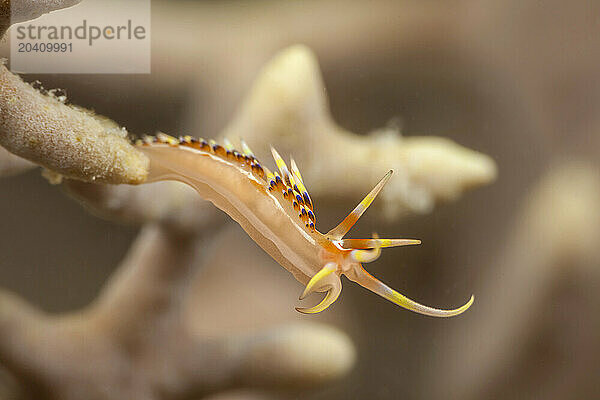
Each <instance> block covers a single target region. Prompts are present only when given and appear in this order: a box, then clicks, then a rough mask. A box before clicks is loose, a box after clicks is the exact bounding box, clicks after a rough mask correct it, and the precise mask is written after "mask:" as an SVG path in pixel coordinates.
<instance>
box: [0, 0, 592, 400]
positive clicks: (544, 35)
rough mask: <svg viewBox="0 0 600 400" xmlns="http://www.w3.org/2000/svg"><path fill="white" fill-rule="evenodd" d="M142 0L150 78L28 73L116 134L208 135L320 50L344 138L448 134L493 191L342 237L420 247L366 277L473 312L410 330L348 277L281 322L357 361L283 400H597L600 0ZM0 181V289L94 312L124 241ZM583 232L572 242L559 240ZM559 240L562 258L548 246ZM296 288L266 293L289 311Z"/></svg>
mask: <svg viewBox="0 0 600 400" xmlns="http://www.w3.org/2000/svg"><path fill="white" fill-rule="evenodd" d="M152 6H153V21H152V25H153V26H152V29H153V30H152V35H153V49H152V57H153V66H152V68H153V72H152V74H151V75H134V76H118V75H116V76H109V75H53V76H48V75H40V76H26V77H25V79H26V80H28V81H31V80H35V79H39V80H41V81H42V82H43V83H44V86H45V87H47V88H51V87H59V88H65V89H66V90H67V93H68V97H69V100H70V101H71V102H72V103H74V104H78V105H81V106H84V107H87V108H90V109H93V110H95V111H97V112H98V113H100V114H104V115H107V116H109V117H111V118H113V119H114V120H116V121H118V122H119V123H121V124H123V125H125V126H127V127H128V129H129V130H130V131H131V132H135V133H152V132H154V131H156V130H162V131H165V132H171V133H174V134H178V133H179V132H182V131H185V133H190V134H194V135H199V136H205V137H211V136H214V135H215V134H216V132H219V131H220V130H221V129H222V128H223V127H224V126H225V125H226V123H227V121H228V120H229V119H230V118H231V117H232V115H233V114H234V112H235V110H236V107H238V106H239V104H240V102H241V101H242V99H243V97H244V95H245V93H246V92H247V90H248V89H249V87H250V85H251V83H252V80H253V79H254V77H255V76H256V75H257V74H258V71H259V69H260V67H261V66H262V65H263V64H264V63H265V62H267V61H268V60H269V59H270V58H271V57H272V56H273V55H274V54H275V53H276V52H277V51H279V50H281V49H283V48H285V47H286V46H288V45H291V44H295V43H303V44H305V45H307V46H308V47H310V48H311V49H313V50H314V52H315V53H316V55H317V58H318V60H319V63H320V66H321V69H322V73H323V78H324V82H325V85H326V90H327V94H328V96H329V100H330V105H331V112H332V115H333V116H334V118H335V119H336V121H337V122H338V123H339V124H340V125H341V126H343V127H344V128H347V129H349V130H351V131H353V132H359V133H365V134H366V133H367V132H368V131H370V130H372V129H376V128H378V127H381V126H383V125H386V123H388V121H393V122H394V123H396V124H399V125H400V126H401V130H402V132H403V134H406V135H409V136H410V135H417V134H418V135H435V136H444V137H448V138H450V139H452V140H454V141H456V142H458V143H460V144H462V145H464V146H466V147H469V148H472V149H475V150H478V151H480V152H482V153H485V154H488V155H490V156H491V157H492V158H493V159H494V160H495V161H496V162H497V165H498V171H499V177H498V180H497V181H496V182H495V183H494V184H493V185H491V186H489V187H486V188H482V189H478V190H475V191H473V192H470V193H467V194H466V195H465V196H463V197H462V198H461V199H460V200H459V201H457V202H451V203H445V204H440V205H438V206H436V208H435V210H434V211H433V212H432V213H430V214H427V215H411V216H408V217H405V218H403V219H402V220H400V221H397V222H386V221H383V220H382V219H381V218H379V217H378V216H377V215H376V214H377V212H376V211H372V212H371V213H370V214H367V215H366V217H365V218H363V220H361V223H360V224H359V225H358V226H357V227H356V228H355V231H353V236H354V237H363V236H365V235H370V233H371V232H372V231H374V230H377V231H378V232H379V233H380V234H381V235H382V236H384V237H386V236H392V237H403V236H404V237H418V238H421V239H423V245H422V246H420V247H417V248H408V249H396V250H389V251H387V252H384V253H383V255H382V257H381V259H380V260H379V261H378V262H377V263H374V264H372V265H369V269H370V270H371V271H372V272H373V273H374V274H377V275H378V276H379V277H381V278H382V279H383V280H384V281H386V282H388V283H390V285H391V286H393V287H395V288H396V289H398V290H399V291H400V292H402V293H407V294H410V295H411V297H413V298H417V299H419V300H422V301H423V302H425V303H426V304H432V305H439V306H451V305H455V304H458V303H459V302H460V301H462V299H463V298H466V296H467V295H468V294H470V293H471V292H473V293H474V294H475V296H476V302H475V305H474V306H473V308H472V310H470V311H469V312H467V313H466V314H464V315H463V316H461V317H458V318H455V319H449V320H438V319H432V318H426V317H422V316H419V315H416V314H412V313H408V312H403V311H400V310H399V309H397V308H395V307H394V306H393V305H391V304H388V303H387V302H384V301H382V300H381V299H380V298H377V297H376V296H373V295H370V294H368V293H366V292H365V291H364V290H363V289H361V288H359V287H357V286H355V285H352V284H348V282H345V285H344V291H343V294H342V297H341V299H340V301H338V303H336V304H335V305H334V306H333V307H332V308H331V310H328V311H327V312H325V313H323V314H322V315H318V316H314V317H306V316H301V317H298V318H314V319H315V320H318V321H321V320H322V321H329V322H332V323H333V324H335V325H336V326H338V327H340V328H342V329H343V330H345V331H346V332H348V334H349V335H350V337H351V338H352V339H353V340H354V342H355V345H356V347H357V351H358V361H357V365H356V367H355V368H354V369H353V371H352V372H351V373H350V375H349V376H347V377H346V378H344V379H342V380H341V381H338V382H335V383H333V384H328V385H326V386H324V387H320V388H317V389H313V390H311V391H310V392H308V393H306V392H301V391H292V392H283V393H280V394H278V396H282V397H283V398H314V399H325V398H327V399H345V398H356V399H363V398H365V399H366V398H377V399H398V398H406V399H430V398H460V399H465V398H474V399H475V398H476V399H489V398H546V399H547V398H557V399H567V398H572V399H580V398H594V397H595V396H597V393H598V390H600V388H599V387H598V383H597V379H596V378H597V375H598V373H599V372H600V369H599V367H598V365H600V362H599V361H600V348H599V345H598V340H597V338H598V337H599V336H598V335H599V334H600V324H599V319H598V306H599V305H600V295H599V294H598V293H599V292H598V288H599V285H598V284H599V283H600V279H599V274H600V272H599V270H598V268H599V267H600V265H599V264H600V262H599V258H598V254H599V251H598V248H599V247H598V244H600V238H598V237H593V236H592V235H591V234H590V235H586V234H587V233H588V232H592V233H593V232H598V230H599V229H598V227H599V226H600V220H599V218H598V215H599V211H598V209H599V208H600V203H597V202H596V201H595V200H598V198H597V197H594V196H596V194H597V192H595V191H594V188H596V187H599V186H600V178H599V177H598V171H597V168H598V161H597V160H598V154H599V153H598V146H599V145H600V140H599V135H598V133H597V129H598V127H600V121H599V120H598V115H599V114H598V112H597V109H598V106H599V105H600V92H599V89H600V87H598V85H599V84H600V81H599V71H600V68H599V67H600V64H599V63H600V53H599V52H600V39H599V38H600V25H599V24H600V3H598V2H591V1H590V2H588V1H580V0H577V1H573V2H561V1H546V2H537V1H503V2H499V1H495V2H494V1H450V2H448V1H425V2H423V1H402V2H386V1H377V2H348V3H345V2H344V3H342V2H340V1H335V0H325V1H309V2H285V3H280V2H272V1H257V2H229V1H227V2H190V1H185V2H184V1H170V2H166V1H164V2H159V1H156V2H153V5H152ZM186 53H192V54H193V55H192V56H190V57H189V58H188V57H186V56H185V55H186ZM565 171H566V172H565ZM348 184H349V185H350V184H351V183H350V182H349V183H348ZM0 187H1V189H0V190H1V193H2V195H1V196H0V209H2V210H3V222H2V230H1V233H0V235H1V236H0V238H1V240H0V255H1V256H0V281H1V282H2V286H3V287H4V288H6V289H9V290H12V291H14V292H16V293H18V294H20V295H22V296H24V297H25V298H27V299H29V300H30V301H31V302H33V303H34V304H36V305H38V306H39V307H41V308H42V309H44V310H47V311H51V312H61V311H67V310H75V309H78V308H80V307H83V306H85V305H87V304H88V303H89V302H91V301H92V300H93V299H94V298H95V297H96V296H97V294H98V292H99V290H100V288H101V287H102V285H103V284H104V283H105V282H106V280H107V278H108V277H109V276H110V274H111V272H113V270H114V268H115V267H116V266H117V265H118V264H119V261H120V260H121V259H122V258H123V256H124V255H125V253H126V252H127V249H128V248H129V246H130V243H131V241H132V240H133V238H134V237H135V235H136V232H137V229H138V228H136V227H134V226H127V225H122V224H115V223H112V222H107V221H105V220H102V219H99V218H96V217H94V216H93V215H91V214H89V213H88V212H86V211H85V210H84V209H83V208H82V207H81V206H80V205H79V204H77V203H76V202H75V201H73V200H71V199H70V198H68V197H67V196H65V195H64V194H63V193H62V192H61V188H60V187H56V186H50V185H49V184H48V183H47V181H46V180H45V179H43V178H42V177H41V176H40V173H39V171H38V170H33V171H30V172H28V173H27V174H25V175H21V176H15V177H11V178H5V179H3V180H2V181H0ZM590 188H591V189H590ZM579 190H580V191H581V192H578V191H579ZM585 196H589V198H590V200H589V201H586V200H585V199H584V200H582V197H585ZM356 201H358V199H342V198H340V199H339V201H338V202H333V203H331V202H330V203H328V204H323V205H321V204H320V202H319V199H316V205H317V208H318V210H319V212H320V224H321V230H327V229H328V228H327V227H329V226H333V224H334V223H335V222H336V221H337V220H338V219H340V218H342V217H343V216H344V215H345V212H346V210H347V209H349V208H350V207H351V206H352V203H354V202H356ZM578 201H580V202H581V203H577V202H578ZM574 204H575V205H574ZM577 204H583V206H585V207H588V206H589V208H587V209H582V207H577V206H576V205H577ZM540 210H543V212H542V211H540ZM536 213H541V214H540V215H538V214H536ZM572 215H575V216H573V217H572ZM580 225H581V226H580ZM227 230H228V231H227V235H229V236H231V237H233V238H234V239H235V240H239V241H240V242H242V243H243V242H244V241H247V242H248V243H247V244H243V245H241V246H242V250H236V249H231V248H229V247H228V246H227V245H223V246H224V250H223V251H225V252H227V251H229V252H231V251H234V250H235V251H247V252H248V254H258V255H257V256H256V257H262V255H261V250H260V249H259V248H258V247H257V246H255V245H253V244H252V243H251V241H250V239H249V238H246V237H245V235H244V234H243V232H242V231H241V229H240V228H239V227H238V226H237V225H232V226H231V227H228V228H227ZM555 232H556V233H555ZM581 232H583V237H582V238H581V240H575V239H573V238H578V236H577V235H578V234H579V233H581ZM590 236H592V237H590ZM571 240H574V241H575V242H576V244H571ZM582 241H583V242H584V244H583V245H581V246H579V245H578V244H577V243H581V242H582ZM586 241H590V243H589V245H588V244H586V243H587V242H586ZM563 245H564V246H567V245H568V246H569V247H568V248H566V249H565V250H564V251H563V249H562V247H561V246H563ZM263 258H264V260H265V261H264V262H266V263H268V262H270V261H269V260H268V258H266V257H263ZM263 258H259V259H260V260H262V259H263ZM271 264H272V265H266V266H265V270H268V271H269V272H268V273H269V274H273V276H276V277H277V276H278V278H277V279H280V280H286V279H287V280H290V281H291V280H292V278H291V277H290V276H289V275H288V273H287V272H286V271H285V270H283V269H282V268H280V267H279V266H277V265H275V264H274V263H273V262H271ZM557 271H558V272H557ZM223 279H224V280H225V281H226V282H227V281H228V279H229V280H239V279H243V276H241V277H231V276H229V275H228V276H227V277H224V278H223ZM274 279H275V278H274ZM292 287H293V286H292ZM297 289H298V290H296V291H295V292H293V293H289V295H288V294H286V295H284V296H283V298H287V299H289V304H286V305H285V307H286V308H289V309H290V310H291V309H292V307H293V305H294V304H295V301H296V296H297V292H298V293H299V292H300V287H299V286H298V287H297ZM270 290H272V291H273V292H276V291H277V290H281V289H280V286H273V287H272V288H271V289H270ZM256 296H260V297H262V298H263V299H269V298H270V296H275V295H274V294H273V293H270V292H264V293H263V292H261V293H256ZM273 298H276V297H273ZM279 298H281V297H279ZM593 305H595V306H596V307H593ZM229 310H230V312H231V313H230V314H228V315H227V318H224V319H229V320H232V321H235V320H236V319H240V320H244V318H251V317H248V315H247V313H248V310H247V309H245V308H244V305H240V307H239V309H237V312H239V315H238V313H236V308H235V307H233V306H232V307H231V309H229ZM244 314H246V316H244ZM199 318H201V316H199ZM286 318H287V317H286ZM293 318H296V316H294V317H293ZM230 324H231V326H234V327H235V323H230Z"/></svg>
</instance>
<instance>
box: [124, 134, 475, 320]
mask: <svg viewBox="0 0 600 400" xmlns="http://www.w3.org/2000/svg"><path fill="white" fill-rule="evenodd" d="M136 145H138V146H139V149H140V150H142V151H143V152H144V153H145V154H146V155H147V156H148V157H149V159H150V175H149V178H148V181H147V182H156V181H162V180H175V181H180V182H184V183H186V184H188V185H190V186H191V187H193V188H194V189H195V190H196V191H197V192H198V194H199V195H200V196H202V198H204V199H205V200H208V201H210V202H212V203H213V204H214V205H215V206H216V207H217V208H219V209H221V210H222V211H224V212H226V213H227V214H228V215H229V216H230V217H231V218H233V219H234V220H235V221H236V222H237V223H238V224H240V226H241V227H242V228H243V229H244V231H246V233H248V235H249V236H250V237H251V238H252V239H253V240H254V241H255V242H256V243H257V244H258V245H259V246H260V247H261V248H263V249H264V250H265V251H266V252H267V253H268V254H269V255H270V256H271V257H272V258H273V259H274V260H275V261H277V262H278V263H279V264H280V265H281V266H283V267H284V268H285V269H287V270H288V271H290V272H291V273H292V274H293V275H294V277H295V278H296V279H297V280H298V281H300V282H301V283H303V284H305V285H306V289H305V290H304V292H303V293H302V295H301V296H300V299H303V298H304V297H306V296H308V295H309V294H311V293H314V292H326V295H325V298H324V299H323V300H322V301H321V302H320V303H319V304H318V305H316V306H314V307H311V308H296V309H297V310H298V311H300V312H303V313H317V312H321V311H323V310H324V309H326V308H327V307H328V306H329V305H331V304H332V303H333V302H334V301H335V300H336V299H337V297H338V296H339V294H340V292H341V289H342V283H341V280H340V277H341V275H345V276H346V277H347V278H349V279H350V280H352V281H354V282H356V283H358V284H359V285H361V286H363V287H365V288H367V289H369V290H371V291H372V292H375V293H377V294H378V295H380V296H382V297H384V298H385V299H387V300H389V301H391V302H393V303H395V304H397V305H399V306H402V307H404V308H406V309H409V310H412V311H415V312H418V313H421V314H425V315H430V316H436V317H450V316H454V315H458V314H461V313H462V312H464V311H466V310H467V309H468V308H469V307H470V306H471V304H472V303H473V297H471V299H470V300H469V301H468V302H467V303H466V304H465V305H463V306H462V307H459V308H456V309H453V310H440V309H437V308H432V307H427V306H424V305H422V304H419V303H417V302H415V301H413V300H410V299H409V298H407V297H405V296H403V295H402V294H400V293H398V292H396V291H395V290H393V289H391V288H389V287H388V286H387V285H385V284H383V283H382V282H380V281H379V280H377V279H376V278H374V277H373V276H371V275H370V274H369V273H368V272H367V271H365V270H364V269H363V267H362V264H361V263H364V262H371V261H374V260H376V259H377V257H379V254H380V251H381V248H385V247H393V246H403V245H411V244H419V243H420V241H418V240H413V239H379V238H378V237H376V236H375V237H374V238H372V239H343V237H344V235H345V234H346V233H347V232H348V231H349V230H350V228H351V227H352V226H353V225H354V223H356V221H357V220H358V219H359V218H360V216H361V215H362V214H363V213H364V211H365V210H366V209H367V208H368V207H369V205H370V204H371V203H372V202H373V200H374V199H375V197H376V196H377V194H378V193H379V192H380V191H381V189H382V188H383V186H384V185H385V183H386V182H387V181H388V180H389V178H390V177H391V175H392V171H390V172H388V173H387V174H386V176H385V177H384V178H383V179H382V180H381V181H380V182H379V183H378V184H377V186H375V188H374V189H373V190H372V191H371V192H370V193H369V194H368V195H367V196H366V197H365V198H364V199H363V200H362V201H361V202H360V203H359V205H358V206H357V207H356V208H355V209H354V210H353V211H352V212H351V213H350V214H349V215H348V216H347V217H346V218H345V219H344V220H343V221H342V222H341V223H340V224H339V225H338V226H337V227H335V228H334V229H332V230H331V231H329V232H328V233H326V234H322V233H321V232H319V231H318V230H317V229H316V225H315V224H316V217H315V212H314V208H313V202H312V199H311V197H310V195H309V193H308V190H307V189H306V187H305V185H304V181H303V178H302V175H301V174H300V171H299V169H298V166H297V165H296V163H295V162H294V160H293V159H292V160H291V163H290V168H288V166H287V164H286V163H285V162H284V161H283V159H282V158H281V156H280V155H279V153H277V151H276V150H275V149H273V148H272V149H271V150H272V153H273V158H274V159H275V163H276V164H277V167H278V169H279V172H271V171H270V170H269V169H268V168H267V167H266V166H264V165H262V164H261V163H260V162H259V161H258V160H257V159H256V157H255V156H254V154H253V153H252V151H251V150H250V148H249V147H248V145H247V144H246V143H244V142H242V143H241V147H242V151H241V152H240V151H237V150H235V149H234V147H233V145H232V144H231V143H230V142H229V141H228V140H225V141H224V143H223V145H219V144H217V143H215V142H213V141H210V142H207V141H205V140H203V139H195V138H192V137H189V136H185V137H180V138H178V139H176V138H174V137H172V136H168V135H165V134H158V135H157V136H156V137H145V138H144V139H142V140H138V141H136Z"/></svg>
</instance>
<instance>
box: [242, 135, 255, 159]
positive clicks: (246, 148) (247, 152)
mask: <svg viewBox="0 0 600 400" xmlns="http://www.w3.org/2000/svg"><path fill="white" fill-rule="evenodd" d="M240 143H241V144H242V151H243V152H244V154H245V155H247V156H248V157H254V152H253V151H252V149H250V146H248V144H247V143H246V142H245V141H244V140H243V139H240Z"/></svg>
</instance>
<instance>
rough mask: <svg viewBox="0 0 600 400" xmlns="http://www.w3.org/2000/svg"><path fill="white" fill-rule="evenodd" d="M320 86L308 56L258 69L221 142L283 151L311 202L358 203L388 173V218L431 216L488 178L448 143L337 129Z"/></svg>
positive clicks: (280, 58) (477, 161)
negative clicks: (441, 203) (330, 198)
mask: <svg viewBox="0 0 600 400" xmlns="http://www.w3.org/2000/svg"><path fill="white" fill-rule="evenodd" d="M323 86H324V85H323V82H322V79H321V75H320V73H319V68H318V65H317V61H316V59H315V56H314V55H313V53H312V52H311V51H310V50H309V49H307V48H306V47H304V46H293V47H290V48H288V49H286V50H284V51H282V52H281V53H280V54H279V55H277V56H276V57H275V58H274V59H273V60H272V61H271V62H269V63H268V64H267V66H265V68H264V69H263V71H262V73H261V74H260V76H259V78H258V79H257V81H256V83H255V84H254V87H253V89H252V91H251V92H250V95H249V96H248V98H247V99H246V101H245V102H244V104H243V106H242V107H241V110H240V112H239V113H238V115H237V116H236V118H234V120H233V122H232V123H231V124H230V125H229V126H228V127H227V129H225V132H224V134H223V136H227V137H229V138H238V137H242V138H244V140H246V141H248V142H249V143H253V144H254V146H253V148H254V150H256V151H258V152H259V153H260V154H264V152H263V153H261V151H260V150H261V149H266V148H268V146H267V144H269V143H277V145H278V147H282V148H285V150H286V152H287V153H292V154H293V155H294V158H296V159H297V160H299V161H300V163H301V168H302V170H303V174H305V175H307V182H309V186H310V190H311V193H314V194H315V195H317V196H318V195H332V194H336V195H338V196H344V197H349V198H354V197H356V196H360V195H361V194H363V193H366V192H368V191H369V189H370V185H371V183H372V182H373V181H376V180H377V179H378V177H380V176H382V175H383V174H384V173H385V172H387V171H388V170H389V169H390V168H393V169H394V170H395V171H396V176H395V177H394V179H393V180H392V181H391V182H390V185H389V187H388V188H387V189H386V191H384V193H383V199H384V201H385V205H384V207H385V208H386V210H387V211H388V215H389V216H396V215H398V212H399V211H401V210H402V208H405V209H406V208H408V209H409V210H411V211H416V212H427V211H430V210H431V209H432V208H433V205H434V203H435V201H436V200H447V199H455V198H457V197H458V196H459V195H460V194H461V193H462V192H463V191H465V190H466V189H468V188H471V187H476V186H480V185H484V184H487V183H490V182H492V181H493V180H494V179H495V176H496V166H495V163H494V162H493V161H492V160H491V159H490V158H489V157H488V156H486V155H484V154H481V153H478V152H475V151H472V150H469V149H466V148H464V147H462V146H459V145H458V144H456V143H453V142H452V141H450V140H448V139H442V138H436V137H411V138H403V137H402V136H400V135H399V134H397V133H394V132H392V133H391V134H390V133H389V132H387V133H383V134H381V133H379V134H375V135H370V136H359V135H356V134H353V133H351V132H348V131H346V130H344V129H342V128H340V127H338V126H337V125H336V124H335V123H334V122H333V118H332V117H331V115H330V113H329V109H328V105H327V98H326V96H325V94H324V91H323ZM257 144H258V145H257ZM257 149H259V150H257ZM324 171H326V173H323V172H324ZM348 182H352V184H348Z"/></svg>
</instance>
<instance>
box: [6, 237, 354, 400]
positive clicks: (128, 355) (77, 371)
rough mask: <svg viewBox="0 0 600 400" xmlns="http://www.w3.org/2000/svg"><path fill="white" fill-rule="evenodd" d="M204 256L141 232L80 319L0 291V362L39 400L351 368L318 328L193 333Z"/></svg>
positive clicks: (186, 389) (285, 382)
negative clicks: (190, 310)
mask: <svg viewBox="0 0 600 400" xmlns="http://www.w3.org/2000/svg"><path fill="white" fill-rule="evenodd" d="M204 250H205V246H204V245H202V241H200V242H198V240H195V239H192V238H190V237H181V236H178V235H174V234H173V233H172V232H168V231H167V230H165V229H164V228H160V227H159V226H148V227H146V228H144V230H143V231H142V233H141V234H140V237H139V238H138V239H137V240H136V242H135V243H134V245H133V247H132V249H131V251H130V253H129V255H128V256H127V258H126V259H125V261H124V262H123V265H122V266H121V267H120V269H119V270H118V271H117V272H116V273H115V275H114V276H113V278H112V279H111V280H110V282H109V283H108V285H107V287H106V288H105V289H104V291H103V292H102V294H101V295H100V297H99V298H98V300H97V301H95V302H94V303H93V304H92V305H91V306H90V307H88V308H87V309H84V310H82V311H80V312H75V313H69V314H65V315H59V316H51V315H47V314H44V313H42V312H41V311H39V310H36V309H34V308H32V307H31V306H29V305H27V304H25V303H24V302H23V301H21V300H18V299H17V298H15V297H14V296H12V295H9V294H7V293H5V292H3V293H2V295H1V297H0V360H1V361H2V363H3V364H4V365H5V366H8V367H9V368H10V370H11V371H12V372H13V373H15V374H16V375H17V376H18V378H19V379H20V380H22V381H23V382H24V383H25V384H26V385H25V387H27V388H29V389H30V390H33V392H34V393H37V394H36V398H60V399H65V400H69V399H80V398H81V395H82V393H85V397H86V398H89V399H123V398H130V399H154V398H161V399H181V398H191V397H193V396H197V395H201V394H207V393H210V392H214V391H218V390H222V389H224V388H228V387H238V386H252V387H281V386H289V385H292V386H297V385H307V384H309V385H312V384H315V383H320V382H323V381H326V380H329V379H331V378H335V377H337V376H339V375H341V374H344V373H345V372H346V371H347V370H348V369H349V368H350V367H351V366H352V364H353V360H354V350H353V346H352V344H351V342H350V341H349V339H348V338H347V337H346V335H344V334H343V333H341V332H339V331H338V330H336V329H333V328H330V327H325V326H320V325H318V324H310V323H304V324H301V325H291V326H288V327H285V328H274V329H271V330H269V331H263V332H258V333H250V334H239V335H234V336H231V337H223V336H222V337H202V336H199V335H197V334H194V332H193V331H192V329H191V324H190V321H188V320H186V318H184V313H183V310H184V309H185V307H184V306H185V303H186V301H187V299H188V297H187V296H188V294H189V290H188V289H189V287H190V281H191V280H190V278H192V277H193V276H194V271H196V270H197V264H198V257H200V258H202V257H203V256H204V255H203V253H204ZM157 396H159V397H157Z"/></svg>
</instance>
